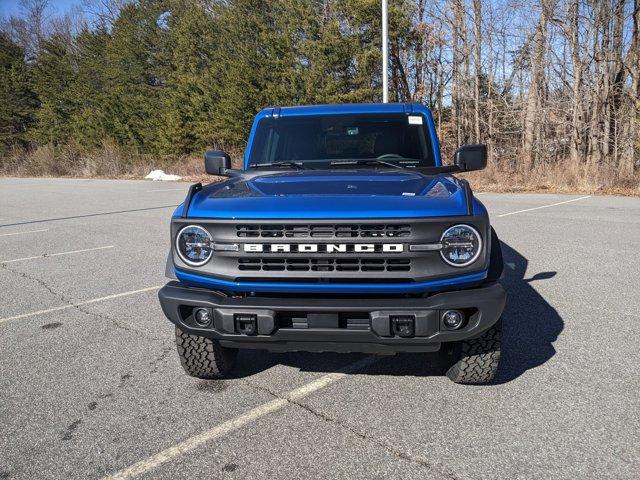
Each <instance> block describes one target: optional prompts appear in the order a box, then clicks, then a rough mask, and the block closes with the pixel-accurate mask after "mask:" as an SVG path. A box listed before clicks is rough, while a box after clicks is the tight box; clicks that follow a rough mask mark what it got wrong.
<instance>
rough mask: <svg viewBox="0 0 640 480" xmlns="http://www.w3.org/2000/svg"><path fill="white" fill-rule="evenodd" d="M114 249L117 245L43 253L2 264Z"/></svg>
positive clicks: (4, 261)
mask: <svg viewBox="0 0 640 480" xmlns="http://www.w3.org/2000/svg"><path fill="white" fill-rule="evenodd" d="M114 247H115V245H107V246H106V247H95V248H83V249H82V250H71V251H70V252H60V253H43V254H42V255H36V256H35V257H23V258H14V259H13V260H0V263H13V262H24V261H25V260H37V259H38V258H48V257H58V256H60V255H73V254H74V253H84V252H95V251H96V250H106V249H107V248H114Z"/></svg>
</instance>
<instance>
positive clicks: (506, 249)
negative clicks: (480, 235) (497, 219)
mask: <svg viewBox="0 0 640 480" xmlns="http://www.w3.org/2000/svg"><path fill="white" fill-rule="evenodd" d="M502 255H503V257H504V263H505V269H504V278H503V280H502V281H501V283H502V285H503V286H504V288H505V290H506V291H507V305H506V307H505V309H504V313H503V314H502V318H503V332H502V359H501V362H500V368H499V370H498V375H497V377H496V379H495V382H494V383H496V384H502V383H507V382H510V381H511V380H515V379H516V378H518V377H519V376H520V375H522V374H524V373H525V372H526V371H527V370H530V369H533V368H536V367H539V366H540V365H542V364H544V363H546V362H547V361H548V360H549V359H550V358H551V357H553V356H554V355H555V353H556V350H555V347H554V346H553V343H554V342H555V341H556V340H557V339H558V335H560V333H561V332H562V330H563V329H564V321H563V320H562V317H560V315H559V314H558V312H557V310H556V309H555V308H554V307H553V306H552V305H551V304H549V302H547V301H546V300H545V298H544V297H543V296H542V295H541V294H540V293H539V292H538V291H536V289H535V288H534V286H533V283H538V282H543V281H545V280H549V279H551V278H553V277H554V276H555V275H556V272H539V273H536V274H534V275H530V276H528V277H527V276H526V274H527V267H528V264H529V261H528V260H527V259H526V258H525V257H524V256H523V255H521V254H520V253H519V252H518V251H516V250H515V249H513V248H511V247H510V246H509V245H507V244H506V243H504V242H502Z"/></svg>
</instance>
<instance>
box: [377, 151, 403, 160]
mask: <svg viewBox="0 0 640 480" xmlns="http://www.w3.org/2000/svg"><path fill="white" fill-rule="evenodd" d="M376 158H377V159H378V160H382V159H384V158H404V157H403V156H402V155H398V154H397V153H385V154H384V155H380V156H379V157H376Z"/></svg>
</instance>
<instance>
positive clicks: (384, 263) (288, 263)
mask: <svg viewBox="0 0 640 480" xmlns="http://www.w3.org/2000/svg"><path fill="white" fill-rule="evenodd" d="M238 270H241V271H253V272H260V271H262V272H410V271H411V259H409V258H402V259H400V258H266V257H261V258H257V257H251V258H239V259H238Z"/></svg>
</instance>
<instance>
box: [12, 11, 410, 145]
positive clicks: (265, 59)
mask: <svg viewBox="0 0 640 480" xmlns="http://www.w3.org/2000/svg"><path fill="white" fill-rule="evenodd" d="M396 3H399V4H402V2H396ZM123 5H124V6H123V7H122V8H121V10H120V11H119V14H118V16H117V18H116V19H115V20H114V21H113V22H112V24H110V25H109V26H108V27H107V26H104V25H98V26H95V27H92V28H88V27H86V26H85V27H84V28H82V29H81V30H80V31H79V32H78V33H77V34H76V35H75V36H71V37H69V36H64V35H56V34H54V35H52V36H50V37H48V38H46V39H44V40H42V41H41V42H39V48H38V51H37V54H36V56H35V58H34V59H32V60H30V61H29V62H26V61H25V59H24V52H22V51H21V50H20V48H19V47H18V46H17V45H15V44H14V43H12V42H11V40H10V39H9V36H7V35H4V34H3V35H2V37H1V39H0V41H1V42H2V49H1V50H2V54H1V57H0V64H1V67H2V70H1V72H0V75H1V77H0V79H1V85H0V96H1V97H0V109H1V110H0V129H1V130H0V132H1V134H0V135H1V137H0V141H1V142H2V145H3V146H4V147H3V148H5V149H6V148H8V147H9V146H11V145H13V144H21V145H25V144H26V143H27V142H28V141H30V142H31V143H32V144H33V145H35V146H37V145H44V144H52V145H60V144H64V143H70V142H71V143H73V144H75V145H79V146H82V147H84V148H86V149H91V148H95V147H98V146H100V145H102V144H103V143H104V142H110V144H115V145H119V146H121V147H125V148H128V149H131V150H132V151H135V152H139V153H157V154H188V153H193V152H202V151H203V150H204V149H205V148H207V147H211V146H216V147H223V148H229V149H238V148H242V147H243V146H244V142H245V140H246V138H247V135H248V132H249V129H250V127H251V122H252V120H253V117H254V115H255V114H256V112H258V111H259V110H260V109H262V108H264V107H267V106H270V105H295V104H305V103H330V102H367V101H379V100H380V98H381V95H380V83H381V80H380V73H379V70H380V38H379V37H380V34H379V31H380V18H379V16H380V12H379V1H378V0H337V1H331V2H327V1H320V0H276V1H273V2H264V1H262V0H231V1H221V0H218V1H206V2H205V1H193V0H138V1H132V2H127V3H125V4H123ZM394 8H396V9H397V8H400V7H397V6H396V7H394ZM405 16H406V15H405ZM407 22H408V20H407ZM396 23H397V22H395V23H394V24H393V25H392V35H393V36H394V38H398V37H402V36H403V35H404V36H406V35H407V33H408V30H407V29H406V28H405V27H406V25H403V26H402V28H401V29H400V30H398V31H395V30H394V29H395V28H396ZM407 25H410V23H407Z"/></svg>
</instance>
